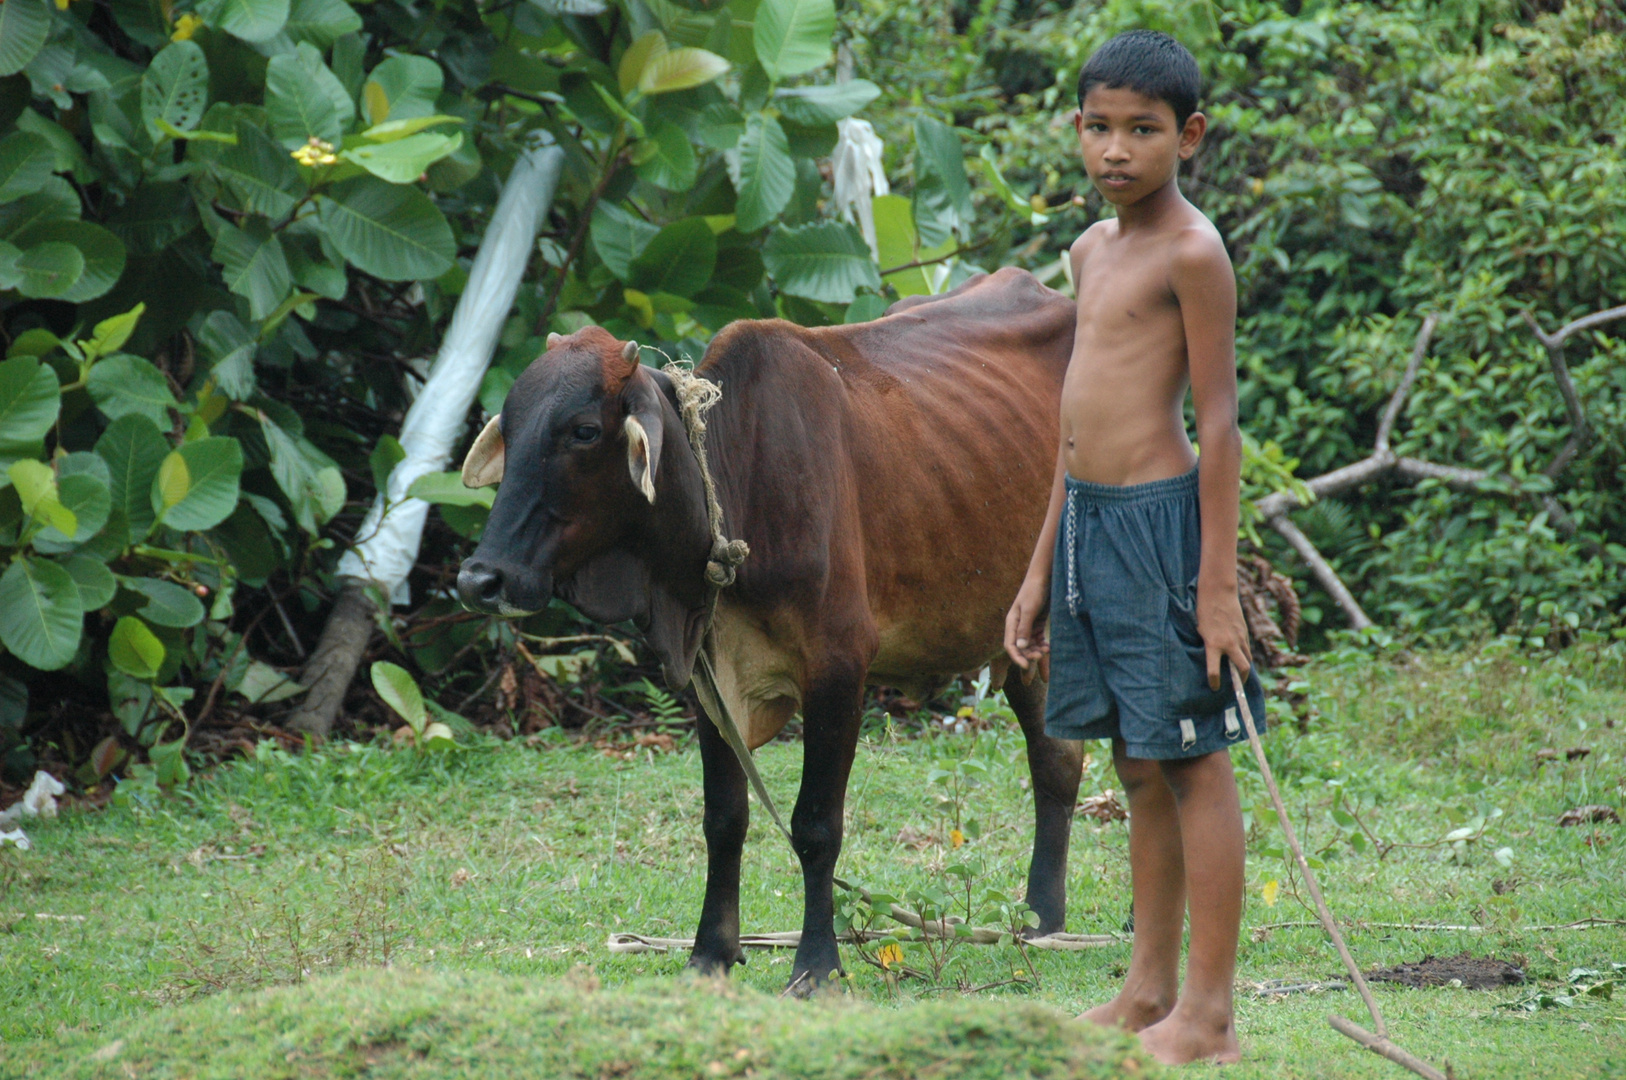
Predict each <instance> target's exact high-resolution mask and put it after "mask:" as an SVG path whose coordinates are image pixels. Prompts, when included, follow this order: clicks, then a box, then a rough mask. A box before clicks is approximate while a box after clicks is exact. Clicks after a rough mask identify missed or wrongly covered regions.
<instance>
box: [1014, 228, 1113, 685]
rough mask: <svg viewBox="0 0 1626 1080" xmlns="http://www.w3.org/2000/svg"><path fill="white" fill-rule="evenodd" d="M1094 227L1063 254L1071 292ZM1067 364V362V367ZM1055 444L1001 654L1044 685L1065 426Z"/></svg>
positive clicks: (1062, 497)
mask: <svg viewBox="0 0 1626 1080" xmlns="http://www.w3.org/2000/svg"><path fill="white" fill-rule="evenodd" d="M1096 227H1097V226H1095V225H1092V226H1090V227H1089V228H1088V229H1085V230H1084V234H1083V235H1082V236H1080V237H1079V238H1078V239H1077V240H1074V241H1073V246H1072V247H1071V248H1069V249H1068V250H1067V258H1068V260H1069V261H1070V262H1071V263H1072V267H1073V288H1074V289H1075V290H1076V289H1077V288H1078V282H1079V281H1080V280H1081V279H1082V276H1083V268H1084V256H1085V253H1086V252H1087V251H1088V250H1089V247H1090V245H1091V243H1092V239H1093V238H1092V236H1091V234H1092V233H1094V232H1095V229H1096ZM1071 363H1072V361H1071V360H1070V359H1069V361H1068V364H1069V366H1070V365H1071ZM1056 441H1057V446H1056V472H1055V475H1054V476H1053V477H1052V478H1051V481H1050V504H1049V506H1048V507H1047V508H1046V510H1045V515H1044V525H1042V526H1041V527H1040V529H1039V539H1038V540H1037V541H1036V542H1035V543H1034V545H1033V557H1032V558H1031V559H1029V560H1028V572H1027V576H1026V577H1024V578H1023V579H1022V587H1021V588H1020V589H1018V590H1017V591H1016V602H1015V603H1013V604H1012V605H1011V610H1010V611H1009V613H1007V614H1006V616H1005V652H1006V653H1008V654H1009V655H1010V658H1011V660H1013V661H1014V662H1015V663H1016V666H1017V667H1019V668H1021V669H1022V670H1023V671H1028V670H1029V668H1028V665H1029V664H1030V663H1031V662H1032V661H1034V660H1037V661H1039V668H1040V670H1039V674H1040V676H1041V677H1042V678H1044V680H1045V681H1046V682H1049V681H1050V661H1049V659H1048V657H1046V655H1045V654H1046V653H1048V652H1049V651H1050V646H1049V644H1048V643H1046V642H1045V640H1044V637H1043V635H1042V633H1041V631H1042V628H1043V626H1044V617H1045V614H1046V609H1047V608H1048V607H1049V606H1050V563H1051V559H1052V553H1053V552H1054V551H1055V549H1056V529H1057V528H1058V527H1059V526H1060V523H1061V507H1062V503H1064V502H1066V501H1067V436H1066V431H1065V425H1062V427H1061V433H1060V435H1059V437H1058V438H1057V440H1056Z"/></svg>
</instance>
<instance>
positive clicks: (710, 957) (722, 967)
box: [684, 949, 745, 976]
mask: <svg viewBox="0 0 1626 1080" xmlns="http://www.w3.org/2000/svg"><path fill="white" fill-rule="evenodd" d="M743 963H745V951H744V950H743V949H742V950H739V951H736V952H735V953H734V954H733V955H732V956H720V955H718V954H716V953H700V952H695V953H691V954H690V955H689V962H688V964H686V965H684V967H685V970H687V971H692V972H695V973H697V974H700V975H708V976H720V975H727V974H728V973H729V971H731V970H732V969H733V967H734V965H735V964H743Z"/></svg>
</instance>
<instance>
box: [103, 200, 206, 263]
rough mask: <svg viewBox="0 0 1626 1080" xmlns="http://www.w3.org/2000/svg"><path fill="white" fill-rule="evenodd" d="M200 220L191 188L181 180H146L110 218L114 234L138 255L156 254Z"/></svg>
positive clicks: (187, 231) (191, 228)
mask: <svg viewBox="0 0 1626 1080" xmlns="http://www.w3.org/2000/svg"><path fill="white" fill-rule="evenodd" d="M197 224H198V212H197V208H196V205H195V204H194V203H193V201H192V195H191V192H190V191H188V189H187V186H186V185H185V184H179V183H164V182H160V183H146V184H142V185H141V186H140V187H139V188H137V189H136V191H135V194H133V195H131V196H130V197H129V198H128V199H126V200H125V202H124V205H123V206H121V207H119V208H118V209H117V210H115V211H113V213H112V214H110V215H108V218H107V227H108V228H109V229H110V230H112V233H113V235H114V236H116V237H118V238H119V239H120V240H122V241H123V242H124V246H125V247H127V248H129V249H130V251H132V252H134V253H135V254H138V255H156V254H157V253H158V252H160V251H163V250H164V249H165V248H167V247H168V246H169V245H171V244H173V243H174V242H175V241H177V240H179V239H180V238H181V237H183V236H185V235H186V234H187V233H189V232H191V231H192V230H193V229H194V228H196V227H197Z"/></svg>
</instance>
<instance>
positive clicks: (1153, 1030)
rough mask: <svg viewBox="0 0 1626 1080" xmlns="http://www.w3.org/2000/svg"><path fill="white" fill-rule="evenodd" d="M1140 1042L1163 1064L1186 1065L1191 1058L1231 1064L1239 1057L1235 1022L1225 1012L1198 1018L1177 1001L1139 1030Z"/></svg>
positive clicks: (1240, 1050) (1239, 1048)
mask: <svg viewBox="0 0 1626 1080" xmlns="http://www.w3.org/2000/svg"><path fill="white" fill-rule="evenodd" d="M1140 1043H1141V1045H1142V1046H1144V1047H1146V1050H1147V1052H1148V1053H1150V1054H1151V1055H1152V1056H1153V1057H1154V1058H1156V1059H1157V1060H1158V1061H1161V1062H1162V1063H1163V1064H1165V1065H1187V1064H1190V1063H1191V1062H1193V1061H1212V1062H1216V1063H1218V1064H1220V1065H1234V1064H1235V1063H1237V1062H1238V1061H1241V1060H1242V1048H1241V1047H1239V1046H1238V1045H1237V1041H1236V1025H1235V1023H1233V1022H1232V1020H1231V1018H1230V1017H1229V1016H1226V1017H1221V1018H1215V1019H1204V1018H1199V1017H1195V1016H1192V1015H1190V1014H1189V1013H1188V1012H1187V1011H1186V1010H1184V1009H1182V1008H1181V1007H1180V1006H1179V1005H1176V1006H1175V1009H1174V1011H1173V1012H1171V1013H1169V1015H1168V1016H1166V1017H1164V1018H1163V1019H1162V1020H1160V1021H1158V1022H1157V1023H1155V1024H1152V1025H1151V1026H1150V1027H1147V1028H1145V1029H1144V1030H1142V1031H1141V1033H1140Z"/></svg>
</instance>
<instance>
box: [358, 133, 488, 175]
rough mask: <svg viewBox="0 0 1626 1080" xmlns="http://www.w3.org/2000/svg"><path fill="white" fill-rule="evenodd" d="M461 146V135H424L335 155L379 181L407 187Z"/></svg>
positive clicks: (366, 145)
mask: <svg viewBox="0 0 1626 1080" xmlns="http://www.w3.org/2000/svg"><path fill="white" fill-rule="evenodd" d="M462 145H463V133H462V132H460V131H454V132H452V134H450V135H442V134H440V133H439V132H433V131H425V132H422V133H421V134H418V135H408V136H407V137H406V138H404V139H397V140H394V141H392V142H386V143H375V144H371V145H368V144H363V145H361V146H356V147H353V148H350V149H346V150H344V151H343V152H342V153H340V154H339V156H340V157H342V158H344V159H345V160H346V161H349V162H353V163H354V164H357V165H360V166H361V167H362V168H364V169H366V170H367V171H368V172H370V173H372V174H373V175H374V176H376V177H378V178H379V179H380V180H387V181H389V182H390V183H392V184H410V183H412V182H413V181H415V180H417V179H418V177H420V176H422V175H423V173H424V172H425V171H426V170H427V169H428V168H429V166H431V165H433V164H434V163H435V162H437V161H439V160H440V159H441V158H443V157H447V156H448V155H450V154H453V153H455V152H456V151H457V148H458V147H459V146H462Z"/></svg>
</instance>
